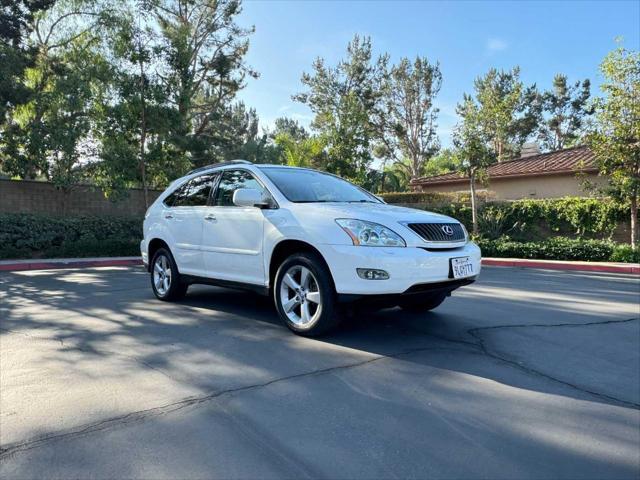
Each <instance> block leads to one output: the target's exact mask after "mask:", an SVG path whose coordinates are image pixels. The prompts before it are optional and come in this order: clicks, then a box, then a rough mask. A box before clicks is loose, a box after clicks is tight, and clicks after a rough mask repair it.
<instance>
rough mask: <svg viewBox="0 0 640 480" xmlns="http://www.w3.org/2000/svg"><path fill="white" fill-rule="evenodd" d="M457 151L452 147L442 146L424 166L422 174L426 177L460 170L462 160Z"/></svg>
mask: <svg viewBox="0 0 640 480" xmlns="http://www.w3.org/2000/svg"><path fill="white" fill-rule="evenodd" d="M458 153H459V152H458V151H456V150H455V149H453V148H444V149H442V150H440V152H439V153H438V154H437V155H435V156H434V157H433V158H432V159H431V160H429V163H427V165H426V166H425V168H424V172H423V174H424V175H425V176H427V177H432V176H435V175H443V174H445V173H451V172H457V171H460V168H461V166H462V160H461V159H460V156H459V155H458Z"/></svg>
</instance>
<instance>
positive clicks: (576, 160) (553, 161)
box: [411, 146, 598, 185]
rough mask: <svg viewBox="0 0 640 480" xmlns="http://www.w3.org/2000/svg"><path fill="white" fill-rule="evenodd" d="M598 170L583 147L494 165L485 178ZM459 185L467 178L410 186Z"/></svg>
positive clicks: (435, 179) (450, 176)
mask: <svg viewBox="0 0 640 480" xmlns="http://www.w3.org/2000/svg"><path fill="white" fill-rule="evenodd" d="M597 170H598V169H597V167H596V162H595V156H594V154H593V152H592V151H591V150H589V148H587V147H585V146H580V147H574V148H566V149H564V150H557V151H555V152H549V153H541V154H538V155H531V156H529V157H524V158H516V159H514V160H507V161H506V162H501V163H496V164H494V165H491V166H490V167H489V168H488V169H487V174H488V176H489V178H504V177H533V176H538V175H557V174H563V173H564V174H566V173H577V172H595V171H597ZM462 181H466V178H465V177H464V176H463V175H462V174H460V173H445V174H444V175H437V176H435V177H422V178H418V179H416V180H414V181H413V182H411V185H437V184H440V183H456V182H462Z"/></svg>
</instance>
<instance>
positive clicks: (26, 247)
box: [0, 214, 142, 258]
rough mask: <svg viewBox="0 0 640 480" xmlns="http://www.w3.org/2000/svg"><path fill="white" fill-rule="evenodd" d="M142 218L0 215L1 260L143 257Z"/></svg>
mask: <svg viewBox="0 0 640 480" xmlns="http://www.w3.org/2000/svg"><path fill="white" fill-rule="evenodd" d="M141 239H142V221H141V219H139V218H122V217H105V216H99V217H96V216H77V217H56V216H48V215H27V214H0V258H38V257H41V258H42V257H44V258H56V257H69V256H73V257H90V256H120V255H122V256H126V255H139V254H140V240H141Z"/></svg>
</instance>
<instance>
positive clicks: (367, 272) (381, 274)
mask: <svg viewBox="0 0 640 480" xmlns="http://www.w3.org/2000/svg"><path fill="white" fill-rule="evenodd" d="M356 271H357V272H358V276H359V277H360V278H363V279H365V280H387V279H388V278H389V274H388V273H387V272H385V271H384V270H376V269H374V268H356Z"/></svg>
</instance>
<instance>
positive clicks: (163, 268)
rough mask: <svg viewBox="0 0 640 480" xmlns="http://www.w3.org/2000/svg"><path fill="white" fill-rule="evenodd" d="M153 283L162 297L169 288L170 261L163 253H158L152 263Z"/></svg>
mask: <svg viewBox="0 0 640 480" xmlns="http://www.w3.org/2000/svg"><path fill="white" fill-rule="evenodd" d="M153 285H154V286H155V287H156V291H157V292H158V295H160V296H162V297H163V296H165V295H166V294H167V293H168V292H169V289H170V288H171V263H170V262H169V259H168V258H167V257H166V256H165V255H158V257H157V258H156V262H155V264H154V265H153Z"/></svg>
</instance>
